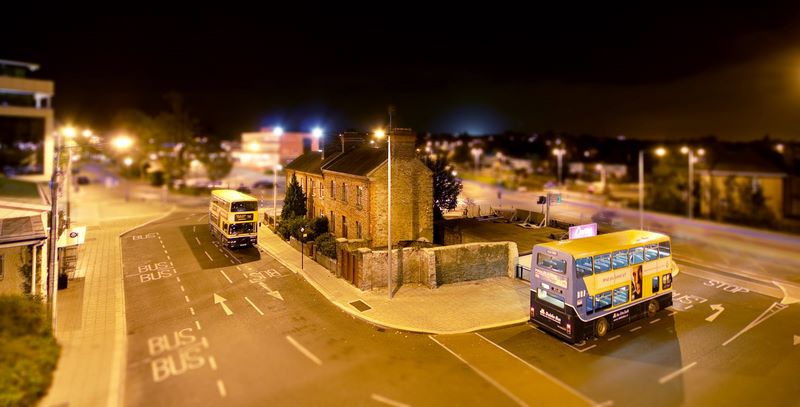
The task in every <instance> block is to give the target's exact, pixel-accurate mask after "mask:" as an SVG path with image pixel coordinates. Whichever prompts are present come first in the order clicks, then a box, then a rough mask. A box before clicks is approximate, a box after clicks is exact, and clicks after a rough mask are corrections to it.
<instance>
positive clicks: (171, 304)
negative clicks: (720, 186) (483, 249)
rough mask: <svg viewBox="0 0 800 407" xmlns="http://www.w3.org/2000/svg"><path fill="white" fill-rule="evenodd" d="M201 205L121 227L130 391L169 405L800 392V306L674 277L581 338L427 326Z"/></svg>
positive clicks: (761, 399)
mask: <svg viewBox="0 0 800 407" xmlns="http://www.w3.org/2000/svg"><path fill="white" fill-rule="evenodd" d="M206 222H207V218H205V215H204V211H201V210H197V211H183V212H177V213H175V214H173V215H171V216H170V217H168V218H166V219H164V220H162V221H160V222H157V223H154V224H150V225H148V226H145V227H142V228H139V229H138V230H135V231H133V232H130V233H128V234H126V235H125V236H124V237H123V262H124V267H123V269H124V274H125V301H126V318H127V331H128V352H127V376H126V388H125V400H126V404H127V405H131V406H141V405H146V406H162V405H170V406H171V405H187V406H188V405H192V406H194V405H221V404H224V405H386V404H389V405H396V406H397V405H415V406H417V405H492V406H495V405H500V406H502V405H542V404H550V403H558V404H559V405H590V404H604V405H615V406H619V405H652V406H662V405H663V406H676V405H752V404H758V405H778V404H780V405H797V404H798V401H797V400H798V395H800V381H798V380H797V378H796V370H797V368H798V366H800V345H795V344H794V343H795V342H796V340H795V335H800V322H798V321H800V315H799V314H800V311H798V309H800V307H799V306H798V305H796V304H795V305H788V306H787V305H781V304H780V303H778V301H779V300H778V299H776V298H772V297H768V296H765V295H762V294H759V293H756V292H753V291H751V290H749V289H748V288H745V287H742V286H738V285H734V284H729V283H726V282H724V281H723V280H722V279H720V280H719V281H710V280H708V279H702V278H698V277H695V276H692V275H688V274H686V273H681V274H680V275H678V276H677V277H676V278H675V282H674V287H675V291H676V292H675V297H674V298H675V306H674V308H673V309H667V310H664V311H662V312H660V313H658V314H657V315H656V316H655V317H653V318H649V319H643V320H639V321H637V322H634V323H632V324H630V325H628V326H626V327H623V328H620V329H617V330H614V331H611V332H610V333H609V335H608V336H607V337H606V338H603V339H598V340H591V341H588V342H586V343H582V344H578V345H576V346H571V345H568V344H566V343H564V342H563V341H561V340H559V339H557V338H554V337H552V336H550V335H548V334H546V333H543V332H541V331H540V330H538V329H537V328H536V327H535V326H533V325H531V324H523V325H518V326H512V327H508V328H503V329H497V330H490V331H484V332H480V333H473V334H465V335H452V336H428V335H420V334H408V333H402V332H397V331H391V330H383V329H379V328H376V327H374V326H372V325H370V324H367V323H365V322H363V321H361V320H358V319H355V318H353V317H351V316H350V315H349V314H347V313H345V312H343V311H341V310H339V309H338V308H336V307H335V306H333V305H331V304H330V303H329V302H328V301H327V300H326V299H325V298H324V297H322V296H321V295H320V294H319V293H318V292H317V291H316V290H315V289H314V288H313V287H311V286H310V285H309V284H308V283H307V282H306V281H305V280H304V279H303V278H302V277H301V276H299V275H297V274H294V273H292V272H291V271H289V270H288V269H286V268H284V267H283V266H282V265H280V263H279V262H277V261H276V260H275V259H273V258H271V257H270V256H269V255H267V254H266V253H262V252H259V251H258V250H256V249H248V250H243V251H235V252H232V251H228V250H226V249H222V248H219V247H217V246H215V245H214V244H213V243H212V242H211V241H210V236H209V233H208V226H207V224H206Z"/></svg>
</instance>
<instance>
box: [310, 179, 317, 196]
mask: <svg viewBox="0 0 800 407" xmlns="http://www.w3.org/2000/svg"><path fill="white" fill-rule="evenodd" d="M315 184H316V182H315V181H314V180H313V179H312V180H311V196H317V193H316V192H315V191H314V189H315V186H316V185H315Z"/></svg>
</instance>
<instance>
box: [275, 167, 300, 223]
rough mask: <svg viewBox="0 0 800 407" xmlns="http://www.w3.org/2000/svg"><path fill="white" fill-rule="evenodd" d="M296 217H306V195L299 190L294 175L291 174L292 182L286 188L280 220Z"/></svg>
mask: <svg viewBox="0 0 800 407" xmlns="http://www.w3.org/2000/svg"><path fill="white" fill-rule="evenodd" d="M298 216H306V194H305V193H304V192H303V189H302V188H300V184H299V183H298V182H297V177H296V176H295V174H292V180H291V182H289V185H288V186H287V187H286V196H285V197H284V199H283V209H281V220H288V219H292V218H295V217H298Z"/></svg>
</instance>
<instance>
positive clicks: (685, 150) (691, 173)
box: [681, 146, 706, 219]
mask: <svg viewBox="0 0 800 407" xmlns="http://www.w3.org/2000/svg"><path fill="white" fill-rule="evenodd" d="M705 153H706V150H704V149H702V148H698V149H697V155H699V156H703V155H705ZM681 154H686V155H687V156H688V158H689V188H688V192H689V196H688V197H687V199H686V206H687V207H688V208H687V211H686V212H687V214H688V216H689V219H693V218H694V162H695V160H696V159H697V158H696V157H695V155H694V154H695V152H694V150H692V149H691V148H689V147H687V146H683V147H681Z"/></svg>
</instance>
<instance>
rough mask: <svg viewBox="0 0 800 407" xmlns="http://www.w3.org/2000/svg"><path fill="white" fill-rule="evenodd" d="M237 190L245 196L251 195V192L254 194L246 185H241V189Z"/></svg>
mask: <svg viewBox="0 0 800 407" xmlns="http://www.w3.org/2000/svg"><path fill="white" fill-rule="evenodd" d="M236 190H237V191H239V192H241V193H243V194H249V193H250V192H252V191H251V190H250V188H248V187H247V186H245V185H244V184H239V188H236Z"/></svg>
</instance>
